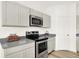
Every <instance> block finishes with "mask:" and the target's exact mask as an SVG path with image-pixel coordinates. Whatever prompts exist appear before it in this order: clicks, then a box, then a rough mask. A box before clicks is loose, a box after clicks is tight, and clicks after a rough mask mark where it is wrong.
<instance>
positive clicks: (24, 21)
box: [2, 2, 29, 27]
mask: <svg viewBox="0 0 79 59" xmlns="http://www.w3.org/2000/svg"><path fill="white" fill-rule="evenodd" d="M2 7H3V25H6V26H14V27H16V26H23V27H24V26H29V8H28V7H25V6H22V5H20V4H18V3H16V2H3V6H2Z"/></svg>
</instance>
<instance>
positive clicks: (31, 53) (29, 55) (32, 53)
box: [27, 47, 35, 58]
mask: <svg viewBox="0 0 79 59" xmlns="http://www.w3.org/2000/svg"><path fill="white" fill-rule="evenodd" d="M27 52H28V53H27V58H34V57H35V47H31V48H28V49H27Z"/></svg>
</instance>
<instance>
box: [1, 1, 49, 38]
mask: <svg viewBox="0 0 79 59" xmlns="http://www.w3.org/2000/svg"><path fill="white" fill-rule="evenodd" d="M36 8H37V7H36ZM40 8H41V7H40ZM1 11H2V10H1V1H0V38H5V37H7V36H8V35H9V34H12V33H16V34H17V35H19V36H24V35H25V32H26V31H40V33H45V32H46V30H48V29H46V28H39V27H26V28H24V27H2V14H1Z"/></svg>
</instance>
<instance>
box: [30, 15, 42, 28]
mask: <svg viewBox="0 0 79 59" xmlns="http://www.w3.org/2000/svg"><path fill="white" fill-rule="evenodd" d="M29 22H30V26H37V27H41V26H43V18H42V17H38V16H34V15H30V21H29Z"/></svg>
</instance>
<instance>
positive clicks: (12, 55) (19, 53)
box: [5, 51, 23, 58]
mask: <svg viewBox="0 0 79 59" xmlns="http://www.w3.org/2000/svg"><path fill="white" fill-rule="evenodd" d="M5 57H6V58H23V51H19V52H15V53H12V54H10V55H7V56H5Z"/></svg>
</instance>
